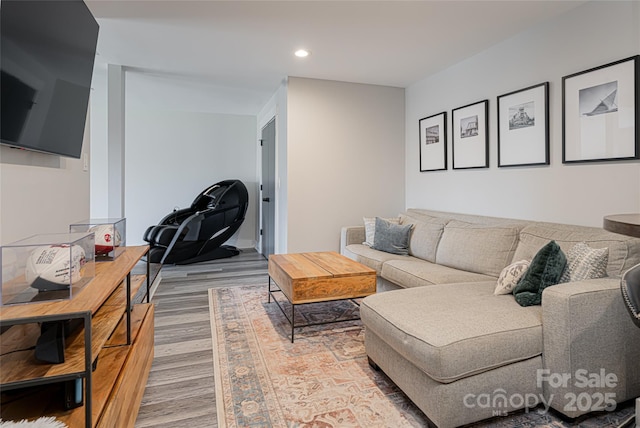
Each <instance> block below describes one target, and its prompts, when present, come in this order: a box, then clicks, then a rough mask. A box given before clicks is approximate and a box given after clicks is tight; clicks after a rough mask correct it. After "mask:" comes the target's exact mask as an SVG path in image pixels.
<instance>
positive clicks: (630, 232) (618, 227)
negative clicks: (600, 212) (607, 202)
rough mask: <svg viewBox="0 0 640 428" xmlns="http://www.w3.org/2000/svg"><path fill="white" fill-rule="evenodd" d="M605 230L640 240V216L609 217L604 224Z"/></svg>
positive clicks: (615, 215) (618, 215) (622, 215)
mask: <svg viewBox="0 0 640 428" xmlns="http://www.w3.org/2000/svg"><path fill="white" fill-rule="evenodd" d="M602 227H603V229H604V230H608V231H609V232H614V233H619V234H621V235H627V236H634V237H636V238H640V214H614V215H608V216H606V217H605V218H604V220H603V222H602Z"/></svg>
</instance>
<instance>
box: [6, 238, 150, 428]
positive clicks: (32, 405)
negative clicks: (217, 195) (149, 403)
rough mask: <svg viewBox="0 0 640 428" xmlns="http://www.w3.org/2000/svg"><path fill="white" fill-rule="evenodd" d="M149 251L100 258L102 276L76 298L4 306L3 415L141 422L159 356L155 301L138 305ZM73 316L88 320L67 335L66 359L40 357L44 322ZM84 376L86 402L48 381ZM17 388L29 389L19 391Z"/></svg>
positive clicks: (83, 422) (72, 423) (86, 422)
mask: <svg viewBox="0 0 640 428" xmlns="http://www.w3.org/2000/svg"><path fill="white" fill-rule="evenodd" d="M148 251H149V247H148V246H136V247H126V249H125V251H124V252H123V253H122V254H121V255H120V256H118V258H116V259H115V260H113V261H109V262H99V263H96V274H95V277H94V278H93V279H92V280H91V282H89V283H88V284H87V285H86V286H85V287H84V288H82V290H81V291H80V292H78V294H76V295H75V296H73V298H72V299H68V300H60V301H51V302H38V303H29V304H22V305H14V306H3V307H0V327H2V335H1V336H0V347H1V348H2V352H1V354H3V355H2V356H0V367H2V370H0V391H1V392H2V402H1V403H0V405H1V407H0V416H1V417H2V419H4V420H20V419H35V418H38V417H41V416H53V417H55V418H56V419H57V420H59V421H61V422H63V423H65V424H66V425H67V426H69V427H81V426H85V427H133V426H134V424H135V420H136V417H137V414H138V408H139V406H140V402H141V401H142V395H143V393H144V389H145V386H146V382H147V378H148V375H149V371H150V369H151V363H152V361H153V305H152V304H150V303H141V304H136V305H132V304H131V299H132V297H133V296H135V295H136V294H137V293H138V290H139V289H140V287H142V286H143V285H145V282H146V286H147V287H148V286H149V282H148V281H147V275H132V274H131V271H132V269H133V268H134V266H135V265H136V264H137V263H138V262H139V261H140V260H141V258H142V257H144V255H145V254H147V252H148ZM147 301H148V297H147ZM68 319H82V320H83V327H84V328H80V329H78V331H76V332H73V333H72V334H71V335H70V336H68V337H67V338H66V346H65V351H64V352H65V362H64V363H61V364H44V363H42V362H38V361H36V360H35V358H34V355H33V349H32V345H33V344H34V343H35V340H36V338H37V337H38V336H39V334H40V328H39V327H38V323H41V322H45V321H60V320H68ZM94 366H95V368H94ZM77 379H81V380H82V381H83V392H84V397H83V398H84V404H83V405H82V406H80V407H77V408H74V409H71V410H64V408H63V407H62V406H60V405H58V404H59V403H57V402H58V401H61V400H60V397H59V396H56V394H55V393H52V392H51V389H49V388H48V387H49V386H51V385H52V384H59V383H60V382H65V381H70V380H77ZM28 387H34V388H31V389H29V390H25V389H24V388H28ZM16 390H21V391H28V392H25V393H24V395H12V394H11V393H14V392H15V391H16ZM16 397H17V398H16Z"/></svg>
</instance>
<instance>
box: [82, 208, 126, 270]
mask: <svg viewBox="0 0 640 428" xmlns="http://www.w3.org/2000/svg"><path fill="white" fill-rule="evenodd" d="M126 231H127V220H126V219H124V218H100V219H98V218H93V219H88V220H82V221H78V222H75V223H73V224H71V225H70V226H69V232H80V233H82V232H93V233H94V234H95V236H96V247H95V253H96V261H98V262H100V261H109V260H115V259H116V258H117V257H118V256H119V255H120V254H122V252H123V251H124V247H125V236H126Z"/></svg>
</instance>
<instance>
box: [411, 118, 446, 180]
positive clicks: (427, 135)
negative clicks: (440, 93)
mask: <svg viewBox="0 0 640 428" xmlns="http://www.w3.org/2000/svg"><path fill="white" fill-rule="evenodd" d="M418 124H419V127H420V171H441V170H444V169H447V112H442V113H438V114H434V115H433V116H429V117H425V118H422V119H420V120H419V121H418Z"/></svg>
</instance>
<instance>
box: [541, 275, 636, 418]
mask: <svg viewBox="0 0 640 428" xmlns="http://www.w3.org/2000/svg"><path fill="white" fill-rule="evenodd" d="M542 332H543V349H544V351H543V364H544V369H545V372H544V374H543V375H542V376H543V377H545V376H546V377H545V378H546V379H547V380H546V381H545V380H541V381H540V383H541V384H542V387H543V388H544V391H545V395H546V396H547V397H550V394H553V399H552V402H551V407H553V408H554V409H556V410H558V411H560V412H562V413H564V414H565V415H567V416H569V417H577V416H580V415H582V414H585V413H587V412H589V411H591V410H593V409H592V408H591V407H589V406H587V407H589V408H588V409H586V408H585V406H581V405H576V399H577V398H580V397H582V399H584V400H586V399H587V398H589V399H591V400H593V401H594V402H595V401H596V400H599V398H600V395H594V394H598V393H599V394H609V395H607V396H605V398H607V397H608V399H609V400H611V399H614V400H615V401H616V402H617V403H621V402H623V401H625V400H628V399H630V398H634V397H637V396H638V395H640V370H638V355H640V329H639V328H637V327H636V326H635V325H634V323H633V321H632V320H631V318H630V317H629V314H628V313H627V310H626V308H625V305H624V301H623V298H622V293H621V291H620V279H619V278H601V279H591V280H585V281H575V282H568V283H564V284H558V285H554V286H551V287H548V288H546V289H545V290H544V292H543V293H542ZM603 373H604V374H605V375H606V376H609V379H610V382H608V384H607V385H606V386H602V385H595V386H593V385H589V384H585V382H583V381H582V380H583V378H584V377H587V378H588V377H593V376H598V377H599V378H602V377H603ZM549 376H550V377H549ZM560 377H564V378H565V379H567V380H566V381H562V382H558V383H555V384H554V382H552V381H551V379H552V378H554V379H556V380H557V379H560ZM613 377H615V379H616V380H615V381H613V380H612V379H613ZM538 379H541V377H540V376H538ZM580 394H582V396H581V395H580ZM585 394H587V395H588V397H587V395H585ZM605 404H606V403H605Z"/></svg>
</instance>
